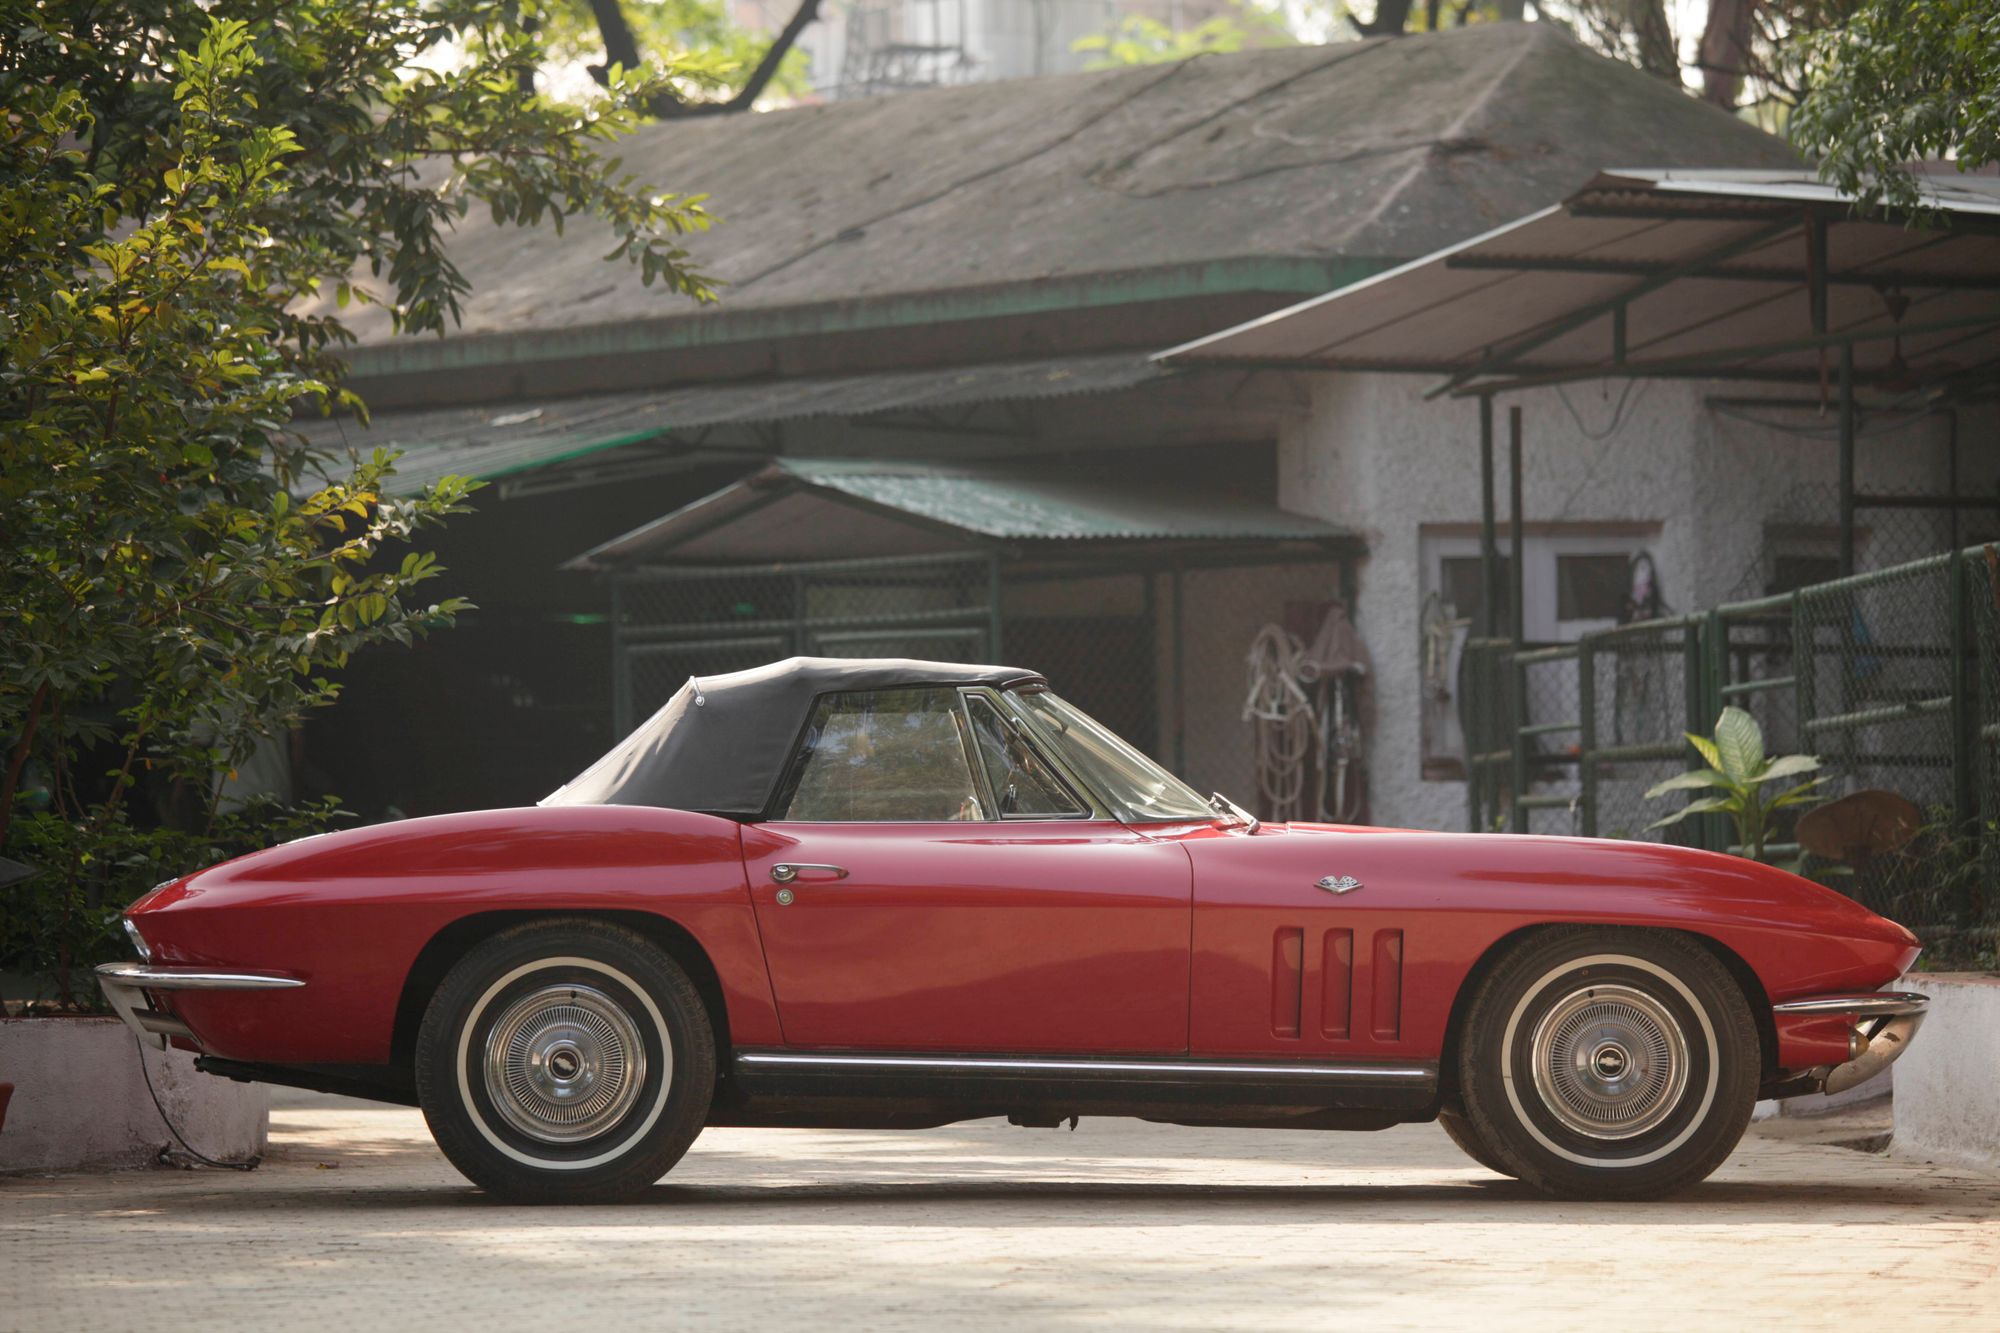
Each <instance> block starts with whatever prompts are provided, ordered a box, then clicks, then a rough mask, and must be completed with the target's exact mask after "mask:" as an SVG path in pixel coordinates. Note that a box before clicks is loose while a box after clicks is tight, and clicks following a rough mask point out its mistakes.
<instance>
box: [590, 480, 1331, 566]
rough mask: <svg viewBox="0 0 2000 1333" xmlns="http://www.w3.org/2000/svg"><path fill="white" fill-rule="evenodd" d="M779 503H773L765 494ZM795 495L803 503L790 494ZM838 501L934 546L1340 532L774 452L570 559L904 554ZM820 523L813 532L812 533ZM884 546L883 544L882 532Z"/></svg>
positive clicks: (1148, 501) (1188, 505) (1131, 492)
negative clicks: (923, 535) (856, 522)
mask: <svg viewBox="0 0 2000 1333" xmlns="http://www.w3.org/2000/svg"><path fill="white" fill-rule="evenodd" d="M780 500H786V501H789V502H791V503H790V507H788V508H785V509H783V510H780V509H779V508H778V507H777V502H778V501H780ZM801 500H803V501H805V502H807V503H806V504H805V505H804V506H803V507H801V505H800V504H799V503H798V502H799V501H801ZM841 510H847V511H859V512H862V513H866V514H872V515H875V516H877V517H879V518H880V519H883V520H886V521H887V522H888V523H889V524H891V525H892V526H893V525H894V524H895V523H897V522H898V521H899V520H900V521H901V522H902V523H904V524H906V525H909V526H911V527H914V528H918V529H922V530H925V531H928V532H930V533H933V534H936V535H937V538H938V541H939V545H940V546H948V545H951V544H953V536H954V534H956V535H957V539H958V541H959V543H961V544H964V545H968V546H981V545H992V544H995V543H999V544H1012V543H1020V544H1024V545H1040V544H1049V543H1072V542H1081V543H1102V542H1134V543H1142V542H1198V543H1211V544H1263V543H1285V542H1314V543H1320V544H1326V543H1331V542H1339V541H1351V540H1353V539H1354V534H1353V533H1352V532H1350V531H1349V530H1347V529H1345V528H1340V527H1336V526H1334V525H1333V524H1331V523H1325V522H1322V521H1321V520H1319V519H1316V518H1308V517H1306V516H1304V515H1302V514H1293V513H1288V512H1286V511H1285V510H1282V509H1279V508H1277V507H1275V506H1272V505H1267V504H1258V503H1256V502H1254V501H1250V500H1244V499H1239V498H1237V497H1234V496H1229V495H1224V494H1217V493H1194V492H1191V491H1188V490H1186V489H1170V488H1166V487H1158V486H1152V485H1148V484H1147V483H1146V482H1144V481H1143V480H1133V481H1125V480H1122V479H1109V478H1103V477H1097V476H1084V475H1079V474H1074V473H1070V474H1065V473H1061V472H1056V471H1054V470H1051V469H1049V468H1046V467H1044V468H1033V469H1031V468H1022V467H999V466H988V467H975V466H959V465H950V464H940V463H923V462H882V461H875V460H853V459H804V458H786V459H779V460H776V461H775V462H773V463H772V464H771V465H770V466H769V467H767V468H766V469H764V471H762V472H760V473H758V474H757V475H755V476H752V477H747V478H745V479H744V480H742V481H740V482H737V483H736V484H734V485H732V486H726V487H724V488H723V489H722V490H719V491H717V492H715V493H714V494H712V495H708V496H705V497H703V498H702V499H700V500H697V501H695V502H694V503H693V504H690V505H688V506H686V507H685V508H682V509H678V510H676V511H674V512H673V513H671V514H667V515H665V516H664V517H662V518H658V519H655V520H654V521H653V522H651V523H648V524H646V525H645V526H643V527H640V528H636V529H634V530H633V531H631V532H628V533H626V534H625V535H623V536H621V537H616V538H613V539H612V540H611V541H608V542H605V543H604V544H603V545H601V546H598V547H596V548H594V549H592V550H590V551H588V552H586V553H584V554H583V555H581V556H579V557H577V558H576V559H575V560H574V561H572V562H570V566H571V567H572V568H585V569H606V568H616V567H622V566H632V565H666V564H674V563H736V562H738V560H739V559H740V557H737V556H733V555H727V554H724V555H717V554H715V552H716V551H725V552H727V551H738V550H744V549H757V548H759V547H760V546H766V545H768V547H769V548H770V549H771V550H772V552H773V558H783V559H789V560H814V559H840V558H845V557H850V556H866V555H876V554H890V553H896V554H900V553H904V550H905V549H906V548H902V547H900V546H899V547H897V549H895V550H888V549H885V550H882V551H875V550H868V549H857V547H856V542H857V541H858V540H862V541H865V538H862V537H860V536H859V535H858V533H857V530H856V529H855V528H853V527H852V525H851V524H849V523H845V522H842V521H839V520H838V513H839V511H841ZM816 534H823V535H816ZM890 544H891V545H892V546H893V545H895V543H893V542H892V543H890Z"/></svg>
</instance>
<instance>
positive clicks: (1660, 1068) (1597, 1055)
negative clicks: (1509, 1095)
mask: <svg viewBox="0 0 2000 1333" xmlns="http://www.w3.org/2000/svg"><path fill="white" fill-rule="evenodd" d="M1530 1062H1531V1064H1532V1067H1533V1070H1534V1078H1535V1091H1536V1092H1538V1093H1539V1094H1541V1099H1542V1103H1543V1105H1545V1106H1547V1107H1548V1108H1549V1111H1550V1112H1551V1113H1552V1114H1553V1115H1554V1116H1555V1117H1556V1119H1557V1120H1559V1121H1561V1122H1562V1123H1563V1125H1564V1126H1565V1127H1567V1128H1568V1129H1570V1130H1573V1131H1574V1132H1576V1133H1578V1134H1582V1135H1584V1136H1586V1137H1588V1138H1593V1139H1629V1138H1634V1137H1636V1136H1638V1135H1640V1134H1644V1133H1645V1132H1646V1131H1647V1130H1649V1129H1653V1128H1656V1127H1657V1126H1658V1125H1659V1124H1660V1123H1661V1122H1662V1121H1664V1120H1665V1119H1666V1118H1667V1117H1668V1116H1670V1115H1672V1114H1673V1111H1674V1108H1675V1107H1676V1106H1678V1105H1679V1104H1680V1099H1681V1093H1682V1092H1683V1091H1684V1090H1685V1089H1686V1087H1687V1077H1688V1052H1687V1042H1686V1040H1685V1039H1684V1038H1683V1037H1682V1035H1681V1029H1680V1024H1678V1023H1677V1022H1675V1021H1674V1017H1673V1015H1672V1014H1671V1013H1669V1012H1668V1011H1667V1009H1666V1007H1665V1006H1664V1005H1662V1004H1661V1003H1660V1002H1659V1000H1657V999H1655V998H1654V997H1653V996H1651V995H1648V994H1647V993H1646V992H1644V991H1642V990H1638V989H1636V988H1634V987H1631V986H1618V985H1604V986H1589V987H1585V988H1584V989H1582V990H1576V991H1572V992H1571V993H1569V994H1568V995H1565V996H1564V997H1563V998H1562V999H1560V1000H1558V1001H1557V1002H1556V1004H1555V1005H1554V1007H1552V1008H1551V1009H1550V1010H1549V1011H1548V1013H1547V1014H1545V1015H1543V1017H1542V1021H1541V1022H1540V1023H1538V1024H1536V1025H1535V1033H1534V1039H1533V1048H1532V1051H1531V1054H1530Z"/></svg>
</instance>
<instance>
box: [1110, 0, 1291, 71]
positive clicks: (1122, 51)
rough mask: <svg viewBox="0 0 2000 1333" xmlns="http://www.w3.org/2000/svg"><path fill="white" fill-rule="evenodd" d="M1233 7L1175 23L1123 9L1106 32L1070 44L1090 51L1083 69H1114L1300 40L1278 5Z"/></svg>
mask: <svg viewBox="0 0 2000 1333" xmlns="http://www.w3.org/2000/svg"><path fill="white" fill-rule="evenodd" d="M1231 7H1232V8H1233V9H1234V10H1235V11H1236V12H1235V13H1234V14H1217V15H1215V16H1214V17H1213V18H1210V19H1206V20H1204V21H1203V22H1201V23H1198V24H1196V25H1195V26H1194V27H1192V28H1174V27H1172V26H1171V25H1169V24H1165V23H1162V22H1160V21H1159V20H1158V19H1152V18H1147V17H1146V16H1145V15H1143V14H1127V15H1126V16H1125V17H1124V18H1122V19H1120V20H1119V21H1118V23H1117V25H1116V26H1114V27H1113V28H1112V29H1111V30H1110V31H1108V32H1101V33H1095V34H1093V35H1091V36H1089V37H1081V38H1078V39H1077V41H1076V42H1075V44H1074V45H1073V46H1072V48H1071V49H1072V50H1075V51H1078V52H1081V53H1086V54H1088V55H1089V56H1090V57H1091V58H1090V59H1089V60H1088V61H1086V62H1084V68H1085V69H1114V68H1116V67H1118V66H1121V65H1165V64H1172V63H1173V62H1174V61H1176V60H1186V59H1188V58H1189V57H1190V56H1199V55H1211V54H1218V53H1222V52H1228V51H1242V50H1246V49H1250V48H1256V47H1271V46H1293V45H1296V44H1297V43H1298V38H1297V37H1295V36H1293V35H1292V31H1291V29H1290V28H1288V27H1286V26H1285V19H1284V16H1283V15H1282V14H1280V13H1279V12H1278V11H1276V10H1273V9H1263V8H1261V7H1259V6H1257V5H1255V4H1252V3H1245V2H1244V0H1235V2H1234V3H1233V4H1232V6H1231Z"/></svg>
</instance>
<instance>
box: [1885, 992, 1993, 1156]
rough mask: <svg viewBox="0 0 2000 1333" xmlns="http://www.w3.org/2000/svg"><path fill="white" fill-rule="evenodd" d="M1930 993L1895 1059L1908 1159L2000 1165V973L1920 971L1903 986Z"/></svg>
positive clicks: (1898, 1146) (1901, 1135) (1902, 1150)
mask: <svg viewBox="0 0 2000 1333" xmlns="http://www.w3.org/2000/svg"><path fill="white" fill-rule="evenodd" d="M1897 988H1898V989H1899V990H1913V991H1917V992H1920V993H1921V994H1924V995H1928V996H1930V997H1931V1007H1930V1012H1929V1013H1928V1014H1927V1015H1925V1017H1924V1025H1923V1027H1922V1028H1921V1029H1919V1030H1918V1032H1917V1038H1916V1040H1915V1041H1913V1042H1911V1043H1910V1049H1909V1051H1908V1053H1906V1054H1905V1055H1904V1056H1903V1058H1902V1059H1900V1060H1898V1061H1897V1062H1896V1100H1895V1107H1896V1137H1895V1141H1894V1143H1893V1144H1892V1145H1891V1148H1890V1151H1892V1152H1894V1153H1895V1154H1896V1155H1898V1156H1901V1157H1920V1158H1923V1159H1924V1160H1926V1161H1932V1162H1948V1163H1951V1164H1953V1165H1956V1166H1974V1167H1984V1168H1986V1169H1988V1170H2000V976H1992V975H1988V974H1983V973H1972V972H1915V973H1911V974H1910V975H1909V976H1906V977H1904V978H1903V979H1902V981H1901V983H1899V985H1898V987H1897Z"/></svg>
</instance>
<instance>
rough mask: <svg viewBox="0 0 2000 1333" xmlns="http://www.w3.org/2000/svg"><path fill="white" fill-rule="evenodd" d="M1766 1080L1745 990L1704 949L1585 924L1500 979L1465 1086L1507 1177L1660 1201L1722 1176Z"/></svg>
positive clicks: (1521, 955) (1479, 1011)
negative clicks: (1713, 1176) (1715, 1173)
mask: <svg viewBox="0 0 2000 1333" xmlns="http://www.w3.org/2000/svg"><path fill="white" fill-rule="evenodd" d="M1762 1071H1763V1054H1762V1047H1761V1045H1760V1042H1759V1039H1758V1036H1757V1027H1756V1022H1755V1020H1754V1019H1753V1017H1752V1016H1751V1013H1750V1007H1749V1004H1748V1002H1747V1001H1746V1000H1745V998H1744V995H1743V991H1742V988H1741V987H1740V986H1738V985H1737V983H1736V980H1735V978H1734V977H1732V976H1731V975H1730V973H1729V970H1728V969H1727V968H1726V967H1724V966H1723V964H1722V963H1721V961H1720V960H1719V959H1718V958H1717V957H1716V956H1715V955H1714V954H1713V953H1712V952H1710V951H1709V949H1708V948H1707V947H1706V946H1704V945H1703V944H1702V943H1701V942H1700V941H1698V940H1695V939H1692V938H1690V937H1688V936H1686V935H1681V934H1678V933H1675V932H1671V931H1653V930H1636V929H1617V928H1595V927H1581V926H1573V927H1560V928H1553V929H1550V930H1546V931H1542V932H1538V933H1536V934H1534V935H1530V936H1528V937H1526V938H1525V939H1523V940H1522V941H1521V942H1519V943H1518V944H1516V945H1515V946H1514V947H1512V948H1511V949H1509V951H1508V952H1507V953H1506V955H1504V956H1503V957H1502V958H1501V959H1500V960H1499V961H1498V963H1497V964H1496V965H1495V966H1494V967H1493V968H1492V969H1491V971H1489V972H1488V973H1487V974H1486V976H1485V978H1484V980H1483V981H1481V983H1480V984H1479V987H1478V990H1477V991H1476V993H1475V994H1474V995H1473V997H1472V1002H1471V1004H1470V1006H1469V1007H1468V1008H1467V1010H1466V1016H1465V1027H1464V1030H1463V1031H1462V1032H1461V1033H1460V1037H1459V1067H1458V1071H1457V1075H1458V1085H1459V1098H1460V1102H1461V1104H1462V1106H1463V1108H1464V1116H1465V1119H1466V1122H1467V1126H1468V1128H1469V1129H1470V1130H1471V1132H1472V1134H1473V1135H1474V1136H1475V1138H1476V1142H1477V1143H1478V1145H1479V1146H1480V1147H1482V1148H1483V1149H1484V1150H1485V1151H1486V1153H1488V1154H1490V1156H1491V1158H1492V1164H1493V1165H1495V1167H1496V1169H1501V1170H1503V1171H1504V1172H1505V1173H1506V1174H1509V1175H1514V1176H1518V1177H1519V1178H1520V1179H1521V1180H1523V1181H1526V1182H1527V1183H1529V1184H1531V1185H1534V1186H1535V1187H1536V1188H1538V1189H1541V1190H1543V1191H1544V1192H1547V1193H1550V1194H1556V1195H1562V1196H1566V1197H1575V1198H1650V1197H1656V1196H1659V1195H1663V1194H1669V1193H1672V1192H1674V1191H1676V1190H1680V1189H1685V1188H1687V1187H1688V1186H1691V1185H1693V1184H1695V1183H1697V1182H1699V1181H1701V1180H1703V1179H1705V1178H1706V1177H1707V1176H1708V1175H1709V1174H1710V1173H1711V1172H1713V1171H1714V1170H1715V1169H1716V1167H1718V1166H1720V1165H1721V1164H1722V1162H1723V1160H1724V1159H1725V1158H1726V1157H1728V1155H1729V1153H1730V1152H1731V1151H1732V1150H1733V1149H1734V1148H1735V1146H1736V1143H1737V1141H1738V1140H1739V1139H1740V1138H1741V1137H1742V1134H1743V1130H1744V1128H1745V1127H1746V1126H1747V1125H1748V1124H1749V1123H1750V1111H1751V1107H1752V1106H1753V1105H1754V1103H1755V1101H1756V1096H1757V1087H1758V1084H1759V1083H1760V1081H1761V1078H1762ZM1461 1146H1463V1145H1461Z"/></svg>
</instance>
